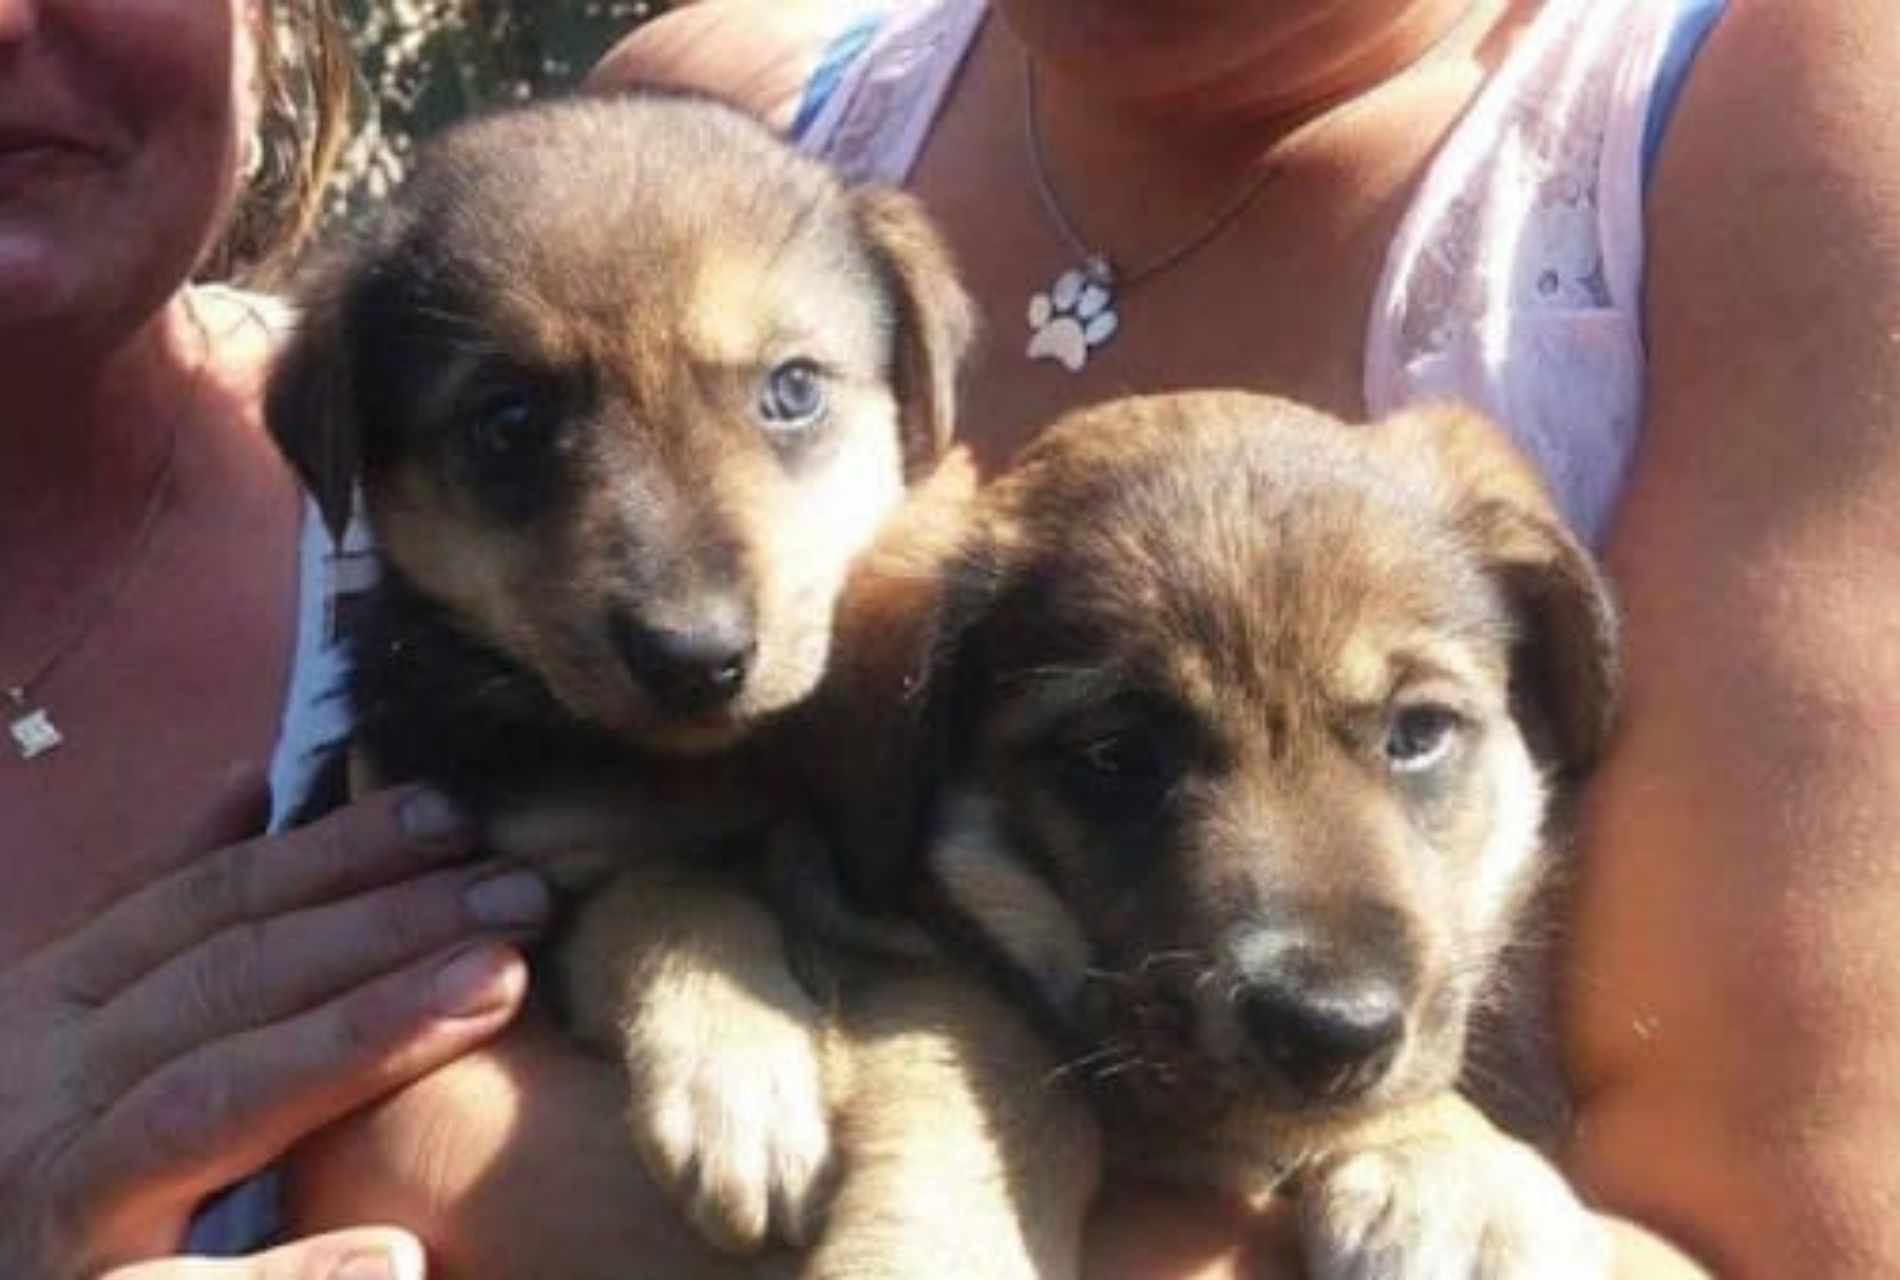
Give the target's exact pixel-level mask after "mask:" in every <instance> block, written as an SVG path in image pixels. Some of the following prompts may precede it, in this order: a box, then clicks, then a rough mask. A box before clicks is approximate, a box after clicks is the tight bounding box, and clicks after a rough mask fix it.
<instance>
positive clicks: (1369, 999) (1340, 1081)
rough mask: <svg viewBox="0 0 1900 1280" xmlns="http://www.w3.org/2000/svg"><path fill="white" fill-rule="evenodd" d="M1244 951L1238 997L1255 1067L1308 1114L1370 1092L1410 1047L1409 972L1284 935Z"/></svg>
mask: <svg viewBox="0 0 1900 1280" xmlns="http://www.w3.org/2000/svg"><path fill="white" fill-rule="evenodd" d="M1247 942H1248V943H1249V944H1251V945H1245V946H1243V948H1242V950H1243V952H1244V953H1248V954H1250V957H1251V958H1252V960H1253V962H1252V963H1245V964H1241V965H1239V966H1238V970H1239V971H1238V975H1237V977H1236V979H1235V982H1234V986H1233V987H1232V988H1231V999H1232V1001H1233V1004H1234V1015H1235V1019H1236V1021H1237V1022H1238V1024H1239V1030H1240V1032H1241V1034H1242V1035H1243V1036H1244V1038H1245V1040H1246V1043H1247V1047H1248V1049H1249V1051H1250V1052H1249V1056H1250V1057H1251V1058H1252V1059H1253V1060H1254V1062H1255V1064H1256V1066H1257V1067H1258V1068H1260V1069H1261V1070H1263V1071H1264V1072H1266V1073H1267V1074H1268V1075H1270V1076H1272V1077H1274V1078H1275V1079H1276V1080H1277V1082H1278V1083H1279V1084H1280V1085H1281V1086H1282V1087H1283V1088H1284V1090H1285V1092H1286V1093H1287V1094H1288V1095H1289V1096H1290V1097H1291V1098H1292V1099H1294V1100H1295V1101H1296V1102H1297V1103H1298V1104H1300V1105H1305V1106H1322V1105H1338V1104H1340V1103H1346V1102H1351V1101H1353V1100H1354V1099H1356V1098H1358V1097H1359V1096H1360V1095H1362V1094H1364V1093H1365V1092H1367V1091H1368V1090H1369V1089H1371V1088H1372V1087H1373V1086H1374V1085H1375V1084H1377V1083H1378V1082H1379V1080H1380V1079H1381V1078H1382V1077H1383V1076H1384V1075H1385V1073H1386V1071H1387V1069H1388V1068H1389V1067H1390V1066H1391V1065H1392V1063H1393V1060H1394V1059H1395V1058H1396V1057H1397V1056H1398V1053H1399V1049H1400V1046H1401V1045H1402V1044H1403V1043H1404V1040H1405V1032H1406V1021H1407V1018H1406V1015H1407V1010H1408V1008H1409V1005H1410V1000H1409V983H1408V982H1407V980H1406V975H1405V973H1403V972H1402V971H1401V970H1402V969H1403V966H1401V965H1396V964H1391V963H1385V962H1382V961H1381V960H1379V959H1370V958H1367V957H1364V956H1354V955H1352V954H1350V953H1347V952H1343V951H1341V950H1338V949H1335V948H1329V947H1327V946H1326V944H1325V943H1323V942H1320V941H1317V940H1312V939H1303V938H1290V937H1286V936H1283V935H1278V934H1277V931H1276V934H1275V936H1272V937H1270V938H1262V937H1254V938H1250V939H1248V940H1247Z"/></svg>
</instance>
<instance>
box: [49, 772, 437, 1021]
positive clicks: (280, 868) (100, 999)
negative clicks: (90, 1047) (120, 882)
mask: <svg viewBox="0 0 1900 1280" xmlns="http://www.w3.org/2000/svg"><path fill="white" fill-rule="evenodd" d="M471 838H472V833H471V829H470V827H469V824H468V823H467V822H466V821H465V820H464V819H463V818H462V816H461V815H460V814H459V813H458V812H457V811H456V810H455V809H454V808H453V807H452V806H451V805H450V804H449V802H448V801H447V800H445V799H444V798H443V797H442V796H440V795H439V794H438V793H436V792H433V791H428V790H424V789H420V788H404V789H401V790H397V791H392V792H383V793H379V794H378V795H376V796H373V797H370V798H368V799H366V800H363V801H361V802H359V803H356V804H353V805H350V806H349V807H347V808H344V809H340V810H338V811H337V812H335V813H333V814H330V815H329V816H327V817H325V818H323V819H322V820H320V821H318V822H315V823H312V824H311V825H310V826H308V827H303V828H299V829H298V830H296V831H291V832H287V833H285V834H284V835H281V836H266V837H259V838H257V839H254V840H247V841H243V842H241V843H238V844H232V845H225V846H223V847H221V848H217V849H213V850H212V851H210V852H209V853H205V854H203V855H201V856H199V857H197V858H195V859H193V860H192V861H191V862H189V863H188V864H186V865H184V866H182V867H180V868H179V869H178V870H176V871H174V872H172V873H171V874H170V875H167V876H164V877H162V878H161V879H159V880H157V881H154V882H153V883H152V884H150V885H148V886H146V887H144V888H142V889H139V890H138V891H136V892H134V893H132V894H131V895H129V896H128V897H126V898H123V899H121V900H120V901H119V902H117V903H115V904H113V905H112V906H110V907H108V908H107V909H106V910H105V911H103V912H101V913H100V914H99V915H98V916H96V917H94V918H93V920H91V921H90V922H89V923H88V924H86V925H85V926H84V927H83V928H82V929H80V930H78V931H76V932H75V933H72V934H69V935H68V936H67V937H66V938H64V939H62V940H61V941H60V942H58V943H56V944H54V948H53V954H52V956H51V957H50V958H51V960H52V961H53V963H55V964H56V965H57V966H58V970H59V973H60V981H61V985H62V987H63V988H64V989H65V990H66V991H67V992H68V994H69V995H71V996H72V997H73V998H74V999H76V1000H79V1001H82V1002H84V1003H87V1004H93V1005H98V1004H103V1003H105V1002H106V1001H107V1000H109V999H110V998H111V997H112V996H113V995H115V994H117V993H118V992H119V991H120V990H122V989H123V988H125V987H126V986H127V985H128V984H130V983H131V982H132V981H134V980H135V979H136V978H138V977H140V976H141V975H143V974H145V973H149V972H150V971H151V970H153V969H155V968H157V967H158V966H160V965H161V964H163V963H164V962H165V961H167V960H169V959H171V958H172V957H173V956H175V955H177V954H178V953H179V952H181V951H184V950H185V949H186V948H188V947H190V946H192V945H193V944H195V943H197V942H199V941H201V940H202V939H205V938H208V937H210V936H211V935H213V934H215V933H217V932H219V931H220V930H222V929H224V928H227V927H229V926H231V925H233V924H237V923H239V922H241V921H247V920H259V919H263V918H264V917H267V916H272V915H277V914H280V913H283V912H286V911H291V910H294V909H296V908H299V907H304V906H312V905H315V904H317V903H321V902H325V901H329V900H332V899H334V898H337V897H340V896H343V895H346V894H349V893H354V892H358V891H361V890H363V889H367V888H369V887H371V886H374V885H377V884H384V883H388V882H390V881H393V880H397V879H400V878H403V877H405V876H408V875H412V874H414V873H415V872H417V871H419V870H421V869H423V868H425V867H427V866H430V865H433V864H436V863H440V862H445V861H448V860H450V859H454V858H459V857H462V856H465V855H466V854H467V853H468V851H469V849H470V844H471Z"/></svg>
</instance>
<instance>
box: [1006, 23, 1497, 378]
mask: <svg viewBox="0 0 1900 1280" xmlns="http://www.w3.org/2000/svg"><path fill="white" fill-rule="evenodd" d="M1480 8H1481V6H1480V4H1479V3H1477V0H1473V2H1472V3H1470V4H1468V5H1466V7H1465V9H1464V11H1463V13H1462V15H1461V16H1460V17H1459V18H1458V19H1457V20H1455V21H1453V22H1452V23H1451V24H1450V25H1449V26H1448V27H1447V28H1446V29H1445V30H1444V31H1443V32H1442V33H1441V34H1440V35H1439V37H1438V38H1437V39H1436V40H1434V41H1433V42H1432V43H1431V44H1430V45H1428V46H1427V47H1426V48H1425V49H1424V50H1423V51H1421V52H1420V53H1419V54H1418V55H1417V56H1416V57H1415V58H1413V59H1412V61H1411V62H1410V63H1409V64H1408V65H1407V66H1406V67H1405V68H1404V69H1403V70H1402V71H1401V72H1400V73H1399V75H1395V76H1392V77H1390V78H1388V79H1387V80H1386V81H1384V82H1383V83H1382V84H1380V85H1377V86H1374V87H1373V89H1372V90H1368V91H1367V92H1365V93H1362V94H1360V95H1358V96H1357V97H1354V98H1351V99H1349V100H1347V101H1345V102H1342V103H1337V104H1335V105H1334V106H1332V107H1330V108H1328V109H1326V110H1324V111H1321V112H1320V113H1319V114H1317V115H1315V116H1313V117H1312V118H1311V119H1309V120H1306V121H1305V122H1303V123H1301V124H1299V125H1297V126H1296V127H1294V128H1293V129H1292V130H1291V131H1289V132H1288V133H1287V134H1286V135H1285V136H1284V137H1282V138H1281V139H1280V140H1279V141H1278V142H1276V143H1275V144H1274V145H1273V148H1272V150H1271V151H1269V152H1268V153H1267V155H1266V157H1265V158H1264V159H1262V160H1261V161H1260V162H1259V167H1258V168H1257V169H1255V170H1254V172H1253V173H1251V174H1249V175H1248V176H1247V178H1246V179H1245V180H1244V181H1243V182H1241V183H1240V184H1239V185H1238V186H1236V187H1235V188H1234V190H1233V191H1232V193H1231V194H1229V195H1228V196H1227V198H1226V199H1225V200H1222V201H1221V202H1220V203H1219V204H1217V205H1216V206H1215V207H1214V208H1213V209H1212V210H1211V211H1210V212H1209V213H1208V215H1207V216H1206V217H1205V218H1204V219H1202V220H1201V222H1200V223H1199V224H1198V225H1196V226H1195V228H1194V229H1193V231H1191V232H1190V233H1189V234H1188V235H1186V236H1184V237H1182V238H1181V239H1180V240H1178V241H1176V242H1175V243H1173V244H1171V245H1169V246H1167V247H1166V248H1163V249H1161V250H1159V251H1157V252H1156V253H1154V254H1153V255H1152V256H1150V257H1149V258H1147V259H1145V260H1143V261H1140V262H1139V263H1138V265H1135V266H1132V267H1125V268H1124V267H1119V266H1117V265H1116V260H1115V258H1114V257H1113V256H1111V255H1110V254H1108V253H1106V252H1105V251H1103V250H1102V249H1100V248H1098V247H1096V246H1095V245H1092V244H1090V242H1089V239H1088V237H1087V236H1085V235H1083V234H1082V231H1081V229H1080V228H1079V227H1077V226H1076V224H1075V219H1074V218H1072V217H1071V216H1070V215H1069V211H1068V209H1067V208H1066V207H1064V205H1063V203H1062V197H1061V195H1060V194H1059V193H1058V192H1057V190H1056V184H1055V181H1054V179H1053V178H1051V176H1050V174H1049V162H1048V156H1047V154H1046V150H1047V149H1046V148H1045V146H1044V145H1043V138H1042V124H1041V120H1040V113H1039V112H1038V110H1037V104H1036V69H1035V65H1034V63H1033V62H1032V61H1031V59H1030V56H1029V53H1028V51H1027V50H1024V51H1023V62H1022V66H1023V143H1024V150H1025V151H1027V152H1028V155H1029V170H1030V174H1031V176H1032V177H1033V178H1034V179H1035V187H1036V194H1037V196H1038V197H1039V198H1040V200H1041V201H1042V207H1043V209H1044V211H1045V212H1046V213H1047V214H1048V215H1049V220H1050V221H1051V222H1052V223H1054V224H1055V227H1056V230H1057V231H1058V232H1059V233H1060V234H1061V236H1062V239H1063V240H1064V241H1065V242H1066V243H1067V244H1068V246H1069V248H1070V250H1072V251H1073V252H1074V254H1075V256H1076V261H1075V262H1074V263H1073V264H1072V265H1070V266H1068V267H1065V268H1064V269H1063V271H1062V272H1061V273H1060V274H1059V275H1057V276H1056V278H1055V280H1054V281H1053V282H1052V283H1051V284H1050V286H1049V287H1048V288H1046V289H1042V290H1039V291H1037V292H1036V293H1034V294H1032V295H1031V296H1030V299H1029V346H1028V349H1027V350H1026V352H1025V354H1026V355H1027V356H1028V357H1029V358H1030V359H1032V360H1054V361H1055V362H1056V363H1058V364H1060V365H1062V366H1063V367H1064V368H1065V369H1067V370H1068V371H1069V372H1070V373H1080V372H1081V371H1082V370H1083V369H1084V368H1086V367H1087V365H1088V362H1089V359H1090V356H1091V354H1092V353H1093V352H1094V351H1095V350H1096V349H1097V348H1099V347H1100V346H1102V345H1103V344H1104V343H1106V342H1107V341H1108V340H1109V339H1110V338H1112V337H1114V336H1115V334H1116V332H1117V331H1119V330H1120V328H1121V316H1120V313H1119V312H1118V311H1117V310H1116V306H1115V304H1116V300H1117V295H1118V294H1120V293H1123V292H1126V291H1127V290H1128V289H1131V288H1133V287H1134V286H1135V285H1137V284H1139V283H1141V282H1142V281H1144V280H1147V279H1150V278H1151V277H1153V276H1157V275H1159V274H1161V273H1162V272H1164V271H1166V270H1168V269H1169V268H1170V267H1173V266H1176V265H1178V264H1180V263H1181V262H1183V261H1185V260H1186V259H1188V258H1189V257H1191V256H1193V255H1194V254H1195V253H1197V252H1199V251H1200V250H1201V249H1203V248H1205V247H1206V246H1207V245H1209V244H1211V243H1212V242H1213V241H1214V240H1215V239H1216V238H1217V237H1218V236H1219V235H1220V234H1221V232H1223V231H1225V230H1227V228H1228V227H1230V226H1232V225H1233V224H1234V222H1235V221H1236V220H1237V219H1238V218H1239V217H1240V215H1241V214H1242V213H1244V212H1245V211H1246V209H1247V207H1248V206H1249V205H1250V204H1252V203H1253V201H1254V197H1256V196H1258V195H1259V194H1260V191H1261V189H1262V188H1263V187H1265V186H1266V185H1267V183H1269V182H1271V181H1272V180H1273V179H1274V178H1275V177H1277V176H1279V174H1280V173H1281V172H1282V171H1284V170H1285V168H1286V159H1287V156H1288V154H1289V152H1290V151H1291V150H1292V149H1293V148H1294V147H1295V146H1297V145H1298V144H1299V143H1300V142H1301V141H1302V139H1306V138H1310V137H1313V136H1317V135H1318V134H1319V133H1320V132H1322V131H1323V130H1324V129H1326V128H1327V127H1329V126H1330V125H1332V124H1334V123H1336V122H1337V121H1338V120H1339V119H1341V118H1342V117H1344V116H1347V115H1350V114H1352V113H1353V112H1354V111H1355V109H1356V108H1358V107H1360V106H1361V105H1362V104H1364V103H1365V102H1366V101H1368V100H1370V99H1372V98H1374V97H1376V96H1379V95H1378V94H1377V90H1378V89H1381V88H1385V87H1387V86H1389V85H1390V84H1392V83H1393V81H1394V80H1397V79H1398V78H1399V77H1400V76H1401V75H1406V74H1409V73H1411V72H1413V71H1415V70H1417V69H1418V68H1419V67H1420V66H1423V65H1424V64H1426V63H1428V62H1431V61H1433V60H1434V57H1435V55H1437V54H1438V53H1439V52H1440V51H1441V50H1442V49H1444V48H1445V47H1446V46H1447V45H1449V44H1451V43H1452V42H1453V37H1454V36H1455V35H1456V34H1457V33H1459V32H1460V31H1462V30H1464V29H1465V27H1466V24H1467V23H1468V22H1469V21H1470V20H1471V19H1472V17H1473V16H1474V15H1476V14H1477V13H1478V12H1479V10H1480Z"/></svg>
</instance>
